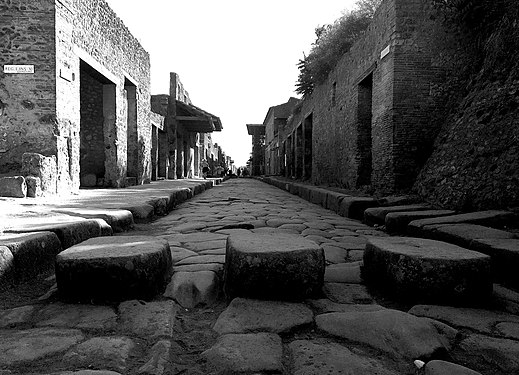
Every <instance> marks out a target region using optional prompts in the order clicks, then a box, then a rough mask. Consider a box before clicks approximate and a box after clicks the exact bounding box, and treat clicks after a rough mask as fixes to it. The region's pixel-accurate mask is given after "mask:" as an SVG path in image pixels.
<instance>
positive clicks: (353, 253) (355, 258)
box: [347, 250, 364, 262]
mask: <svg viewBox="0 0 519 375" xmlns="http://www.w3.org/2000/svg"><path fill="white" fill-rule="evenodd" d="M347 260H348V262H360V261H363V260H364V250H348V258H347Z"/></svg>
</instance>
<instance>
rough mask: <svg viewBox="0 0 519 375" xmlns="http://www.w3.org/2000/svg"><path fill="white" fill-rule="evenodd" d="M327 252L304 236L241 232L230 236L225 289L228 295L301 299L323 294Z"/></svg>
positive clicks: (226, 260) (231, 296)
mask: <svg viewBox="0 0 519 375" xmlns="http://www.w3.org/2000/svg"><path fill="white" fill-rule="evenodd" d="M324 267H325V262H324V252H323V249H322V248H320V247H319V246H318V245H317V244H316V243H315V242H313V241H310V240H307V239H305V238H304V237H303V236H300V235H294V234H285V233H279V234H276V235H275V236H273V235H271V234H265V233H247V232H246V231H244V233H240V234H237V235H230V236H229V237H228V238H227V252H226V256H225V267H224V275H225V280H224V291H225V294H226V296H227V297H228V298H233V297H249V298H261V299H273V300H275V299H281V300H302V299H305V298H308V297H311V296H315V295H317V294H318V293H320V291H321V288H322V286H323V280H324Z"/></svg>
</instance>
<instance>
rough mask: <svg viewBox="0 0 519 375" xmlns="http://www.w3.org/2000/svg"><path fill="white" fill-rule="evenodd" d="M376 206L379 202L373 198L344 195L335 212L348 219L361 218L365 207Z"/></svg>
mask: <svg viewBox="0 0 519 375" xmlns="http://www.w3.org/2000/svg"><path fill="white" fill-rule="evenodd" d="M377 206H380V204H379V203H378V201H377V200H376V199H374V198H369V197H348V196H346V197H344V198H342V200H341V203H340V204H339V211H338V212H337V213H338V214H339V215H341V216H344V217H348V218H350V219H356V220H362V218H363V217H364V211H365V210H366V209H368V208H371V207H377Z"/></svg>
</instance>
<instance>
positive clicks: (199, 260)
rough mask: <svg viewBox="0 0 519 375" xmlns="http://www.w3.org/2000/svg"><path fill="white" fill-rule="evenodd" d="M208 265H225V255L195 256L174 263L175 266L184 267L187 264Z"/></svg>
mask: <svg viewBox="0 0 519 375" xmlns="http://www.w3.org/2000/svg"><path fill="white" fill-rule="evenodd" d="M208 263H221V264H224V263H225V255H196V256H192V257H188V258H184V259H182V260H180V261H178V262H176V263H175V266H184V265H188V264H208Z"/></svg>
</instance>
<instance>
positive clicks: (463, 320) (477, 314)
mask: <svg viewBox="0 0 519 375" xmlns="http://www.w3.org/2000/svg"><path fill="white" fill-rule="evenodd" d="M409 313H410V314H413V315H415V316H421V317H426V318H431V319H435V320H439V321H441V322H444V323H446V324H448V325H450V326H453V327H459V328H470V329H472V330H475V331H478V332H482V333H486V334H491V333H492V332H493V331H494V327H495V326H497V325H498V324H500V323H515V324H519V316H517V315H512V314H507V313H504V312H498V311H490V310H484V309H473V308H463V307H452V306H438V305H416V306H413V307H412V308H411V309H410V310H409Z"/></svg>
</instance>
